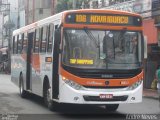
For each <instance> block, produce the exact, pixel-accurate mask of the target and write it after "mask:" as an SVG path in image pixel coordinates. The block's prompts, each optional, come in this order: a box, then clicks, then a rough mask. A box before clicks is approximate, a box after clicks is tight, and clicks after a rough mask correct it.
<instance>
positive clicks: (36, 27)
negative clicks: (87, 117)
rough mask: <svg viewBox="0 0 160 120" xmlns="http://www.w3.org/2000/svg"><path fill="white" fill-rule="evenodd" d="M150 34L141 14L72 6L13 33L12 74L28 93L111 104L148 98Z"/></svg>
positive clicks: (50, 99)
mask: <svg viewBox="0 0 160 120" xmlns="http://www.w3.org/2000/svg"><path fill="white" fill-rule="evenodd" d="M143 59H144V39H143V35H142V18H141V16H140V15H138V14H134V13H129V12H124V11H115V10H95V9H94V10H92V9H89V10H87V9H86V10H71V11H64V12H62V13H59V14H56V15H53V16H51V17H48V18H45V19H43V20H40V21H37V22H35V23H33V24H30V25H27V26H25V27H22V28H20V29H17V30H15V31H14V32H13V40H12V57H11V79H12V81H13V82H14V83H16V85H17V86H18V87H19V89H20V95H21V96H22V97H26V96H27V95H28V93H34V94H36V95H39V96H41V97H44V101H45V104H46V105H47V106H48V108H49V109H53V108H56V107H55V106H57V104H58V103H59V104H60V103H70V104H93V105H105V106H106V109H107V110H109V111H115V110H117V108H118V106H119V104H123V103H138V102H141V101H142V86H143V65H142V63H143Z"/></svg>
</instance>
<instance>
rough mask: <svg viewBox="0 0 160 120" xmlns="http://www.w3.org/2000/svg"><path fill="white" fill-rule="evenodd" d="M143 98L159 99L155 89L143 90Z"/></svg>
mask: <svg viewBox="0 0 160 120" xmlns="http://www.w3.org/2000/svg"><path fill="white" fill-rule="evenodd" d="M143 97H147V98H153V99H157V100H158V98H159V95H158V91H157V90H153V89H143Z"/></svg>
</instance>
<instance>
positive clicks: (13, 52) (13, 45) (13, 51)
mask: <svg viewBox="0 0 160 120" xmlns="http://www.w3.org/2000/svg"><path fill="white" fill-rule="evenodd" d="M14 41H15V36H13V43H12V53H13V54H14Z"/></svg>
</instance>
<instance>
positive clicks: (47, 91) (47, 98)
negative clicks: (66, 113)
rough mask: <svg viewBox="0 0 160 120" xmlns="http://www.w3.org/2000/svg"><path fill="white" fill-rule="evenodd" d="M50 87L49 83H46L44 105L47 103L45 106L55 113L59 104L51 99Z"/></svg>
mask: <svg viewBox="0 0 160 120" xmlns="http://www.w3.org/2000/svg"><path fill="white" fill-rule="evenodd" d="M50 90H51V88H50V86H49V83H48V82H46V83H44V88H43V98H44V103H45V106H46V107H48V109H49V110H51V111H55V110H56V109H57V107H58V103H56V102H54V101H52V100H51V99H50V98H51V97H50V95H51V94H50Z"/></svg>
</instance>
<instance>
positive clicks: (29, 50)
mask: <svg viewBox="0 0 160 120" xmlns="http://www.w3.org/2000/svg"><path fill="white" fill-rule="evenodd" d="M33 37H34V32H30V33H28V47H27V64H26V65H27V66H26V68H27V70H26V88H27V90H31V79H32V76H31V75H32V74H31V73H32V67H31V62H32V61H31V58H32V46H33Z"/></svg>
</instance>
